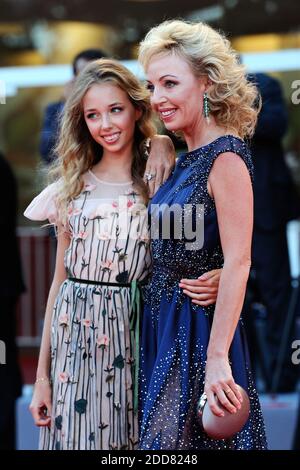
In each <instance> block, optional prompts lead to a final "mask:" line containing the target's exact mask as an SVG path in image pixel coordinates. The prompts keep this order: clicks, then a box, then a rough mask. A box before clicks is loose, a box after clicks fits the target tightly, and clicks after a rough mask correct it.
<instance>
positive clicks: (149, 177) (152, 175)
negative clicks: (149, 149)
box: [145, 173, 156, 182]
mask: <svg viewBox="0 0 300 470" xmlns="http://www.w3.org/2000/svg"><path fill="white" fill-rule="evenodd" d="M155 176H156V173H145V178H146V181H148V182H149V181H151V180H152V179H154V178H155Z"/></svg>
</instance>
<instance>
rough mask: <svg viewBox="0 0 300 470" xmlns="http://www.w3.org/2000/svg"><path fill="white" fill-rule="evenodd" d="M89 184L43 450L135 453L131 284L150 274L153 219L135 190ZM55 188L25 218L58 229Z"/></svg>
mask: <svg viewBox="0 0 300 470" xmlns="http://www.w3.org/2000/svg"><path fill="white" fill-rule="evenodd" d="M83 177H84V181H85V187H84V190H83V191H82V193H81V194H80V195H79V196H78V197H77V198H75V199H74V200H73V201H72V203H70V205H69V209H68V223H69V227H68V231H69V232H70V235H71V241H70V245H69V247H68V249H67V250H66V251H65V257H64V263H65V267H66V272H67V274H68V279H66V280H65V281H64V282H63V283H62V285H61V287H60V290H59V292H58V295H57V297H56V301H55V304H54V308H53V317H52V329H51V379H52V382H53V383H52V388H53V397H52V401H53V409H52V422H51V428H50V429H48V428H42V429H41V433H40V449H56V450H59V449H135V448H136V447H137V443H138V424H137V415H136V413H134V406H133V405H134V403H133V392H134V375H133V372H134V371H133V369H134V363H135V359H134V357H135V354H134V352H135V351H134V349H135V340H136V338H135V332H134V329H133V327H131V326H130V322H131V321H132V315H133V303H134V302H133V301H134V299H133V293H132V286H130V283H131V282H132V281H141V280H143V279H144V278H146V277H147V275H148V272H149V269H150V267H151V257H150V250H149V235H148V221H147V211H146V208H145V206H144V205H143V204H142V202H141V200H140V198H139V196H138V195H137V194H136V193H135V192H134V190H133V186H132V183H131V182H128V183H108V182H104V181H101V180H99V179H98V178H97V177H96V176H95V175H94V173H92V171H88V172H87V173H85V175H84V176H83ZM57 184H59V183H53V184H51V185H49V186H48V187H47V188H46V189H44V191H42V192H41V193H40V194H39V195H38V196H37V197H36V198H35V199H34V200H33V201H32V202H31V204H30V205H29V206H28V208H27V209H26V211H25V212H24V215H25V216H26V217H28V218H29V219H32V220H46V219H48V220H49V221H50V222H51V223H54V224H55V223H56V222H57V217H58V216H57V210H56V206H55V194H56V191H57ZM69 278H76V279H82V280H91V281H97V282H101V285H97V284H88V283H83V282H78V281H74V280H71V279H69ZM106 283H107V284H106ZM112 283H113V285H112ZM115 283H117V285H115ZM118 284H120V286H118Z"/></svg>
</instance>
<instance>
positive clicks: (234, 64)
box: [139, 20, 260, 138]
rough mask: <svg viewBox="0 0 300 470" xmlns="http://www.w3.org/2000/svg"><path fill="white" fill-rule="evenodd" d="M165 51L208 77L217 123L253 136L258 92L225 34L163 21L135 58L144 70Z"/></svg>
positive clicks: (243, 135) (188, 24)
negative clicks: (183, 60)
mask: <svg viewBox="0 0 300 470" xmlns="http://www.w3.org/2000/svg"><path fill="white" fill-rule="evenodd" d="M165 53H174V54H178V55H180V56H181V57H183V58H184V59H185V60H186V61H187V62H188V64H189V65H190V67H191V69H192V71H193V73H194V74H195V76H197V77H207V78H208V80H209V81H210V83H211V86H210V87H209V89H208V91H207V94H208V99H209V103H210V110H211V112H212V114H213V115H214V117H215V119H216V121H217V124H218V125H219V126H221V127H224V128H225V129H226V130H228V131H230V132H233V133H236V134H237V135H239V136H240V137H242V138H244V137H251V136H252V135H253V132H254V129H255V125H256V121H257V115H258V112H259V108H260V99H259V95H258V92H257V89H256V87H255V85H253V84H252V83H249V82H248V81H247V78H246V74H245V67H244V66H243V65H242V64H241V63H240V60H239V57H238V54H237V53H236V52H235V51H234V50H233V49H232V47H231V45H230V42H229V41H228V40H227V39H226V38H225V36H223V35H222V34H220V33H218V32H217V31H215V30H214V29H213V28H211V27H210V26H208V25H207V24H205V23H201V22H198V23H191V22H187V21H181V20H173V21H172V20H171V21H164V22H163V23H161V24H160V25H158V26H156V27H154V28H152V29H151V30H150V31H149V32H148V34H147V35H146V37H145V39H144V40H143V41H142V42H141V43H140V48H139V61H140V62H141V63H142V65H143V67H144V68H145V70H147V66H148V64H149V62H150V61H151V59H152V57H153V56H155V55H157V54H165Z"/></svg>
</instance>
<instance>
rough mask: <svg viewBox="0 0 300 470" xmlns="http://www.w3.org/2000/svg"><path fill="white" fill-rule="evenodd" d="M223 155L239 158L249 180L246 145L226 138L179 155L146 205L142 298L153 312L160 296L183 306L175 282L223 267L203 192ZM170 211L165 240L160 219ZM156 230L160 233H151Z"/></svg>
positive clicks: (210, 202)
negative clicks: (146, 273) (146, 278)
mask: <svg viewBox="0 0 300 470" xmlns="http://www.w3.org/2000/svg"><path fill="white" fill-rule="evenodd" d="M225 152H233V153H235V154H236V155H238V156H240V157H241V158H242V159H243V160H244V162H245V164H246V165H247V167H248V170H249V172H250V175H251V177H252V176H253V167H252V160H251V155H250V151H249V149H248V147H247V145H246V143H245V142H244V141H242V140H241V139H239V138H236V137H233V136H230V135H226V136H222V137H219V138H218V139H216V140H215V141H214V142H211V143H210V144H208V145H206V146H204V147H200V148H199V149H196V150H193V151H191V152H187V153H184V154H182V155H181V156H180V157H179V159H178V161H177V164H176V167H175V170H174V172H173V174H172V175H171V176H170V178H169V179H168V180H167V182H166V183H165V184H164V185H163V186H162V187H161V188H160V189H159V191H158V192H157V193H156V195H155V196H154V198H153V199H152V201H151V204H150V207H149V212H150V219H151V230H152V233H151V246H152V256H153V273H152V278H151V281H150V284H149V285H148V287H147V289H146V292H145V298H146V302H147V303H148V302H149V303H150V304H151V307H152V308H153V310H155V309H156V307H157V306H158V305H159V303H160V300H161V298H162V295H164V294H165V295H166V297H167V299H168V300H169V301H170V300H171V298H172V297H173V295H174V294H176V295H177V296H178V299H177V300H178V303H180V302H181V300H183V298H184V295H183V294H182V293H181V291H180V289H179V287H178V283H179V281H180V279H182V278H197V277H198V276H200V275H201V274H203V273H204V272H206V271H210V270H212V269H217V268H221V267H222V265H223V253H222V248H221V243H220V236H219V229H218V220H217V213H216V208H215V202H214V200H213V198H212V197H211V196H210V194H209V192H208V189H207V181H208V177H209V173H210V170H211V168H212V166H213V163H214V161H215V159H216V158H217V157H218V155H220V154H221V153H225ZM174 207H176V210H175V215H174V216H173V219H172V217H171V218H170V220H171V222H172V223H173V225H172V223H171V225H170V229H169V233H170V236H169V237H164V236H163V230H162V227H161V226H162V225H164V224H166V219H165V218H164V215H165V214H166V210H167V209H169V210H170V208H174ZM180 208H181V209H182V211H180ZM179 219H181V227H180V224H179V228H178V226H177V228H175V227H174V224H175V223H176V221H177V222H178V220H179ZM185 222H186V223H187V224H188V225H190V229H189V230H188V233H191V228H193V229H194V231H193V233H194V234H196V235H195V237H194V238H193V239H192V242H193V243H194V245H191V244H190V242H191V238H190V239H188V238H187V235H186V230H185V228H186V225H185ZM159 224H160V228H159V227H155V225H157V226H158V225H159ZM177 225H178V224H177ZM175 230H177V232H176V233H178V230H179V231H180V237H175V236H174V234H175ZM199 231H200V232H199ZM153 233H156V236H153ZM157 234H158V235H157Z"/></svg>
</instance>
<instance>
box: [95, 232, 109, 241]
mask: <svg viewBox="0 0 300 470" xmlns="http://www.w3.org/2000/svg"><path fill="white" fill-rule="evenodd" d="M96 235H97V238H99V240H109V239H110V234H109V233H108V232H105V231H103V232H101V233H100V232H97V234H96Z"/></svg>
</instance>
